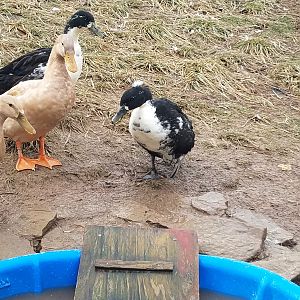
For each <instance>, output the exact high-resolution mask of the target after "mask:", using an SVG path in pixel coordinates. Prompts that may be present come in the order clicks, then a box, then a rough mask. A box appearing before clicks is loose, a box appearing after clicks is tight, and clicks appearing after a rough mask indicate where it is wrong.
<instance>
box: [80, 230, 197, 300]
mask: <svg viewBox="0 0 300 300" xmlns="http://www.w3.org/2000/svg"><path fill="white" fill-rule="evenodd" d="M148 299H149V300H156V299H158V300H159V299H165V300H168V299H173V300H196V299H199V271H198V242H197V236H196V234H195V233H194V232H192V231H188V230H177V229H158V228H157V229H156V228H155V229H152V228H151V229H145V228H138V227H134V228H133V227H130V228H125V227H105V226H88V227H87V230H86V232H85V236H84V246H83V252H82V255H81V260H80V267H79V274H78V279H77V286H76V291H75V298H74V300H148Z"/></svg>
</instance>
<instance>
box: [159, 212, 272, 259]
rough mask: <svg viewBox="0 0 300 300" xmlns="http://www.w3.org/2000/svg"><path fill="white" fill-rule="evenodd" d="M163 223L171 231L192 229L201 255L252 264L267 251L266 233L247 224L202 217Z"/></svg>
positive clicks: (160, 221)
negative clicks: (174, 229) (195, 234)
mask: <svg viewBox="0 0 300 300" xmlns="http://www.w3.org/2000/svg"><path fill="white" fill-rule="evenodd" d="M159 223H160V224H161V225H163V226H167V227H168V228H179V229H180V228H182V229H190V230H194V231H196V232H197V235H198V240H199V252H200V253H203V254H209V255H217V256H224V257H229V258H233V259H238V260H244V261H250V260H252V259H253V258H255V257H257V256H259V255H260V253H261V252H262V251H263V246H264V241H265V238H266V229H265V228H264V229H261V228H257V227H252V226H250V225H247V224H245V223H243V222H240V221H237V220H233V219H227V218H221V217H215V216H202V217H199V218H190V219H185V220H182V221H181V222H180V223H166V222H164V220H159Z"/></svg>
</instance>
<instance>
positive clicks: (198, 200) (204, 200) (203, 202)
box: [191, 192, 228, 216]
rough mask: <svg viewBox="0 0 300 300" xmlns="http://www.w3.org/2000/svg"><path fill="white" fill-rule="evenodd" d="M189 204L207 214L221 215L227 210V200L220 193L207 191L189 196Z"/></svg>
mask: <svg viewBox="0 0 300 300" xmlns="http://www.w3.org/2000/svg"><path fill="white" fill-rule="evenodd" d="M191 205H192V207H194V208H195V209H197V210H200V211H201V212H204V213H207V214H209V215H219V216H222V215H224V214H225V212H226V210H227V207H228V201H226V200H225V198H224V196H223V194H221V193H217V192H209V193H206V194H204V195H201V196H197V197H191Z"/></svg>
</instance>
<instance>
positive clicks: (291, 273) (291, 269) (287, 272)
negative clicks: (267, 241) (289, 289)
mask: <svg viewBox="0 0 300 300" xmlns="http://www.w3.org/2000/svg"><path fill="white" fill-rule="evenodd" d="M266 252H267V254H268V255H269V257H267V258H266V259H263V260H260V261H256V262H254V263H253V264H254V265H256V266H260V267H262V268H265V269H268V270H270V271H273V272H275V273H277V274H279V275H281V276H283V277H285V278H286V279H288V280H292V279H294V278H296V277H298V276H300V252H298V251H293V250H290V249H289V248H286V247H282V246H278V245H274V244H273V245H271V246H270V245H269V246H267V250H266Z"/></svg>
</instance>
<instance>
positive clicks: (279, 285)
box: [0, 250, 300, 300]
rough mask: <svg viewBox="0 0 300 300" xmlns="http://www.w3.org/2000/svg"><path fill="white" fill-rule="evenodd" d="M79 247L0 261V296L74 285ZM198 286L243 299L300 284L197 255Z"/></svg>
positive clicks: (292, 298) (281, 296) (288, 297)
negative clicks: (77, 248)
mask: <svg viewBox="0 0 300 300" xmlns="http://www.w3.org/2000/svg"><path fill="white" fill-rule="evenodd" d="M79 260H80V251H79V250H63V251H53V252H46V253H41V254H32V255H27V256H20V257H16V258H11V259H7V260H3V261H0V299H6V298H7V297H10V296H15V295H21V294H26V293H33V292H34V293H40V292H42V291H44V290H47V289H56V288H63V287H72V286H73V287H75V285H76V279H77V272H78V266H79ZM199 268H200V282H199V285H200V288H201V289H205V290H209V291H213V292H216V293H220V294H224V295H230V296H235V297H238V298H240V299H247V300H300V287H299V286H297V285H296V284H294V283H292V282H290V281H288V280H286V279H284V278H282V277H280V276H279V275H277V274H274V273H272V272H270V271H267V270H265V269H262V268H259V267H256V266H254V265H251V264H249V263H244V262H239V261H234V260H231V259H228V258H220V257H214V256H204V255H201V256H199Z"/></svg>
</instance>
